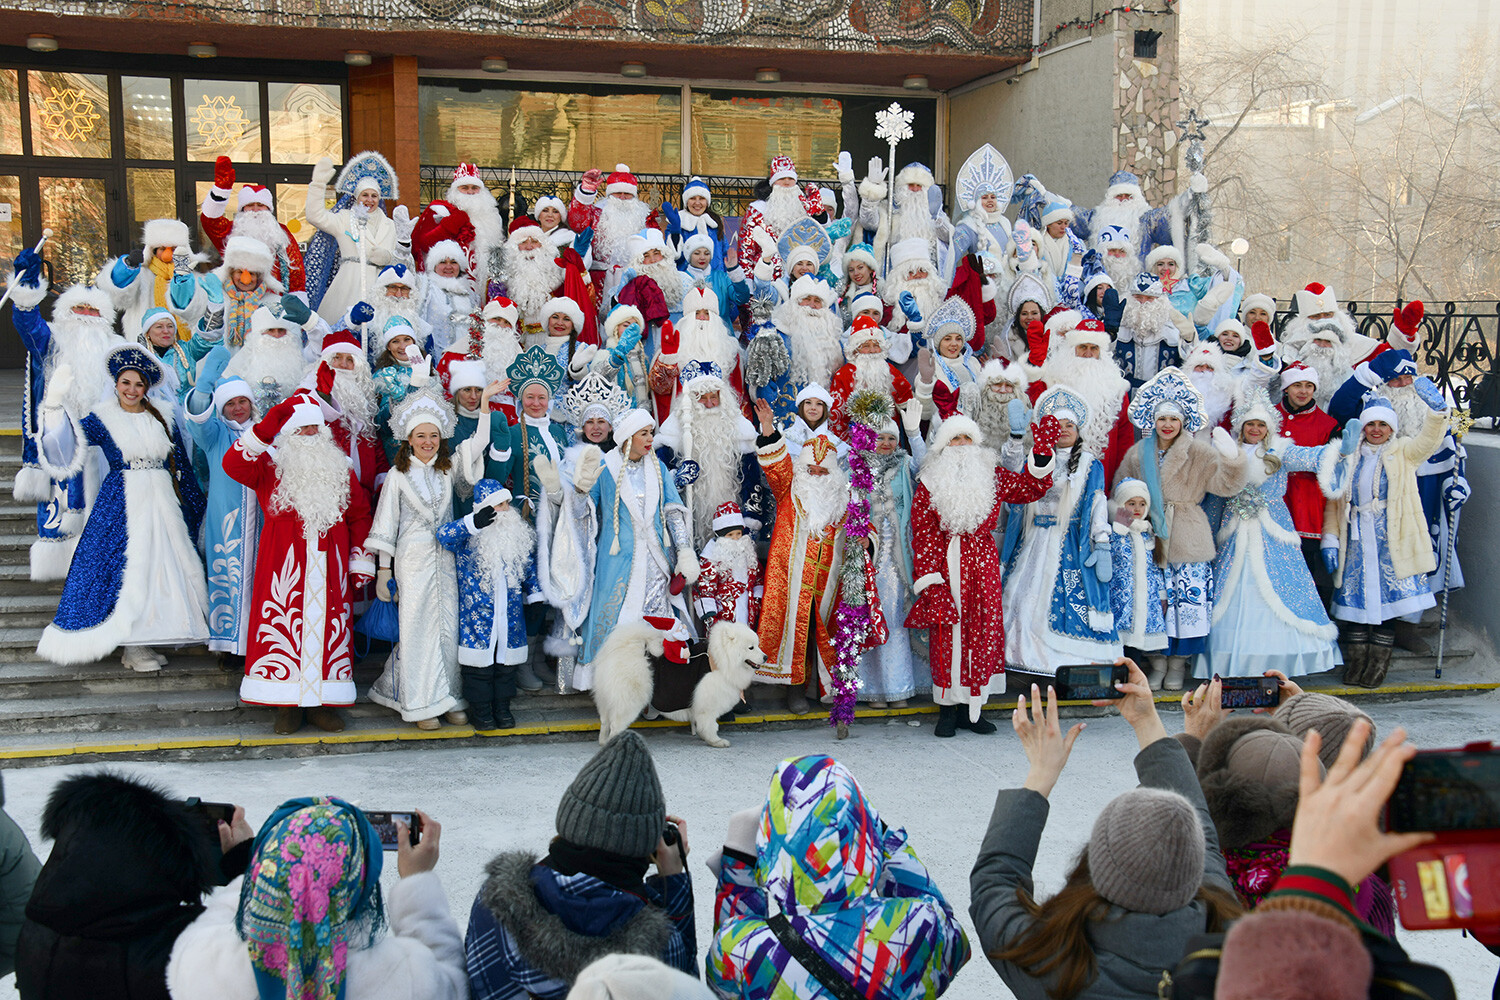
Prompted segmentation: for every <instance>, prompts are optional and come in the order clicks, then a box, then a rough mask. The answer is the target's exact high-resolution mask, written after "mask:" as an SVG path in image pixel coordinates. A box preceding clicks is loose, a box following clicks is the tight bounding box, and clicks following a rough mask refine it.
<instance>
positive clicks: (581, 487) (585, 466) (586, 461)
mask: <svg viewBox="0 0 1500 1000" xmlns="http://www.w3.org/2000/svg"><path fill="white" fill-rule="evenodd" d="M603 465H604V453H603V452H602V451H600V450H599V446H598V445H596V444H591V445H588V446H587V447H585V448H584V449H583V453H582V454H580V455H579V456H578V468H577V469H576V470H574V472H573V488H574V489H576V490H577V491H578V492H579V493H587V492H588V491H589V490H591V489H593V488H594V484H595V483H596V482H598V481H599V471H600V469H602V468H603Z"/></svg>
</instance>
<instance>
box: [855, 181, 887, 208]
mask: <svg viewBox="0 0 1500 1000" xmlns="http://www.w3.org/2000/svg"><path fill="white" fill-rule="evenodd" d="M885 196H886V186H885V185H884V184H882V183H881V182H880V181H877V180H872V179H870V178H868V177H866V178H865V179H864V180H862V181H860V182H859V200H860V201H862V202H882V201H885Z"/></svg>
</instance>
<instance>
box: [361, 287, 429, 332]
mask: <svg viewBox="0 0 1500 1000" xmlns="http://www.w3.org/2000/svg"><path fill="white" fill-rule="evenodd" d="M370 308H372V309H374V310H375V318H374V319H372V320H370V322H369V323H367V324H365V329H367V330H369V331H371V332H372V333H374V334H378V333H379V332H380V331H381V330H384V329H385V325H386V324H387V323H389V322H390V321H391V320H393V319H399V320H401V321H402V322H404V323H406V324H407V325H408V326H410V327H411V328H412V332H414V333H415V332H417V331H418V330H420V329H421V327H419V326H418V325H417V323H418V317H419V316H420V315H421V306H420V305H419V303H418V301H417V297H416V295H408V296H407V297H406V298H404V299H393V298H391V297H390V296H389V295H377V296H376V297H375V300H374V301H373V302H371V303H370ZM418 339H419V340H420V339H421V338H420V337H419V338H418Z"/></svg>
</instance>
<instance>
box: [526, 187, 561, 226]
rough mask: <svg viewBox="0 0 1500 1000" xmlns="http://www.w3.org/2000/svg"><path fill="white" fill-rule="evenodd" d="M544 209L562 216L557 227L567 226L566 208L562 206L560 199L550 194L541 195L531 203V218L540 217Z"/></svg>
mask: <svg viewBox="0 0 1500 1000" xmlns="http://www.w3.org/2000/svg"><path fill="white" fill-rule="evenodd" d="M544 208H550V209H552V210H553V211H554V212H556V213H557V214H558V215H560V216H562V222H560V223H558V225H562V226H566V225H567V224H568V206H567V205H564V204H563V200H562V199H561V198H559V197H557V196H556V195H550V194H545V195H542V196H541V197H540V198H538V199H537V200H536V201H534V202H532V203H531V214H532V215H533V216H537V215H540V214H541V212H542V209H544Z"/></svg>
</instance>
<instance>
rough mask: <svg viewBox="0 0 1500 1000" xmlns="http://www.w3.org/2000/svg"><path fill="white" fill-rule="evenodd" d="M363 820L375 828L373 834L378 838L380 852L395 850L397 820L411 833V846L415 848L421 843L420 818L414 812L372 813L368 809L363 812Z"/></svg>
mask: <svg viewBox="0 0 1500 1000" xmlns="http://www.w3.org/2000/svg"><path fill="white" fill-rule="evenodd" d="M364 813H365V819H367V820H369V821H370V825H371V826H373V827H374V828H375V834H376V836H378V837H379V838H380V849H381V850H382V851H394V850H395V849H396V848H397V846H398V845H397V843H396V838H397V836H398V833H397V830H396V821H397V820H398V819H399V820H400V821H401V822H403V823H405V824H406V828H407V829H408V830H410V831H411V837H410V838H409V839H410V840H411V846H413V847H416V846H417V845H418V844H420V843H421V842H422V817H421V816H418V815H417V813H416V810H414V809H413V810H411V811H409V812H373V811H371V810H369V809H366V810H365V811H364Z"/></svg>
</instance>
